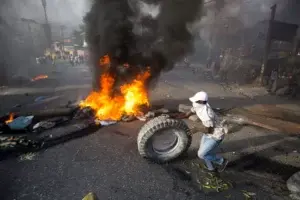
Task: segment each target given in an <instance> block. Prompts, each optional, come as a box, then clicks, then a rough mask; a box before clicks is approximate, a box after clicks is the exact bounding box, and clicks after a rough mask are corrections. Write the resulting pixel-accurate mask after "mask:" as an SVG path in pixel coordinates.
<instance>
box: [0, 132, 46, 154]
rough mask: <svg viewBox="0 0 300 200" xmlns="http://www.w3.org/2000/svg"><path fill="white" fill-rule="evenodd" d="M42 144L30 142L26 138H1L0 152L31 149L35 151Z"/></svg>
mask: <svg viewBox="0 0 300 200" xmlns="http://www.w3.org/2000/svg"><path fill="white" fill-rule="evenodd" d="M41 145H42V144H41V143H40V142H39V141H35V140H30V139H28V138H27V137H26V136H1V137H0V150H5V151H6V150H13V149H18V148H20V149H24V148H33V149H37V148H39V147H40V146H41Z"/></svg>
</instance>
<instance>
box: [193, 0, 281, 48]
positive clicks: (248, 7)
mask: <svg viewBox="0 0 300 200" xmlns="http://www.w3.org/2000/svg"><path fill="white" fill-rule="evenodd" d="M286 3H287V2H286V1H281V0H242V1H240V0H227V1H226V0H225V6H224V7H223V8H222V9H221V10H220V11H216V10H215V9H214V6H213V5H211V6H207V9H206V14H205V16H203V17H202V18H201V19H200V20H199V21H198V22H197V23H195V26H196V27H195V29H197V30H198V31H199V35H200V37H201V38H202V40H203V41H205V42H206V44H207V46H211V45H212V44H211V43H210V42H211V40H210V39H211V38H210V37H211V35H212V31H213V29H218V28H219V29H222V28H224V27H226V26H228V24H227V23H230V21H235V23H234V24H233V25H234V28H233V27H230V25H229V27H228V28H229V31H230V30H232V29H235V30H232V32H233V33H234V32H236V31H238V30H237V29H239V30H241V29H245V28H251V27H253V26H254V25H256V24H257V23H258V22H260V21H263V20H267V19H268V18H269V16H270V12H271V10H270V7H271V6H272V5H274V4H277V13H280V12H281V11H282V10H283V9H284V8H285V6H286ZM215 20H216V21H217V23H216V24H215V25H214V21H215Z"/></svg>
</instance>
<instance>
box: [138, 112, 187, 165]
mask: <svg viewBox="0 0 300 200" xmlns="http://www.w3.org/2000/svg"><path fill="white" fill-rule="evenodd" d="M191 141H192V137H191V132H190V129H189V127H188V126H187V125H186V123H185V122H184V121H182V120H177V119H171V118H168V117H166V116H159V117H156V118H154V119H152V120H150V121H149V122H147V123H146V124H145V125H144V126H143V127H142V128H141V130H140V132H139V134H138V139H137V145H138V151H139V153H140V155H141V156H142V157H144V158H148V159H150V160H153V161H155V162H160V163H161V162H167V161H170V160H173V159H175V158H177V157H178V156H180V155H181V154H182V153H184V152H186V151H187V150H188V148H189V147H190V145H191Z"/></svg>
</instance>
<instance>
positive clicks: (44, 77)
mask: <svg viewBox="0 0 300 200" xmlns="http://www.w3.org/2000/svg"><path fill="white" fill-rule="evenodd" d="M46 78H48V76H47V75H38V76H36V77H34V78H32V79H31V81H37V80H41V79H46Z"/></svg>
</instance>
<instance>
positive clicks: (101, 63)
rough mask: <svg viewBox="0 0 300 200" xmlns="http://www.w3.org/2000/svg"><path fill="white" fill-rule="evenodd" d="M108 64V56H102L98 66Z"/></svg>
mask: <svg viewBox="0 0 300 200" xmlns="http://www.w3.org/2000/svg"><path fill="white" fill-rule="evenodd" d="M108 64H110V58H109V56H108V55H105V56H103V57H102V58H100V65H108Z"/></svg>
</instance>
